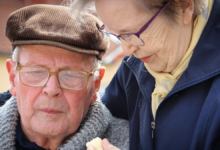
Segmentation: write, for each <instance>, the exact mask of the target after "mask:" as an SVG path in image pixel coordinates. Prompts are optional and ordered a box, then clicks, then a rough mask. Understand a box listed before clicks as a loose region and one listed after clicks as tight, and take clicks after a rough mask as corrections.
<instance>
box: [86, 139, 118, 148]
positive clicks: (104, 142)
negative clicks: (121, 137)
mask: <svg viewBox="0 0 220 150" xmlns="http://www.w3.org/2000/svg"><path fill="white" fill-rule="evenodd" d="M102 148H103V150H120V149H119V148H117V147H115V146H113V145H111V144H110V143H109V141H108V140H107V139H104V140H102ZM87 150H94V149H93V148H92V147H88V148H87Z"/></svg>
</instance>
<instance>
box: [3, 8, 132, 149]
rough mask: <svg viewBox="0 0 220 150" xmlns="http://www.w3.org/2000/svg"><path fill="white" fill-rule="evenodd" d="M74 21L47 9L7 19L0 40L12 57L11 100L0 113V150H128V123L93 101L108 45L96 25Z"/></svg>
mask: <svg viewBox="0 0 220 150" xmlns="http://www.w3.org/2000/svg"><path fill="white" fill-rule="evenodd" d="M81 17H82V18H81V19H77V18H75V17H73V18H71V17H70V16H69V15H68V8H66V7H63V6H51V5H33V6H28V7H25V8H22V9H20V10H17V11H15V12H14V13H12V14H11V15H10V16H9V19H8V22H7V27H6V36H7V37H8V38H9V39H10V41H11V42H12V46H13V50H14V51H13V55H12V60H7V61H6V67H7V70H8V73H9V80H10V93H11V94H12V95H13V96H12V97H11V98H10V99H9V100H8V101H7V102H6V103H5V104H4V105H3V106H2V107H1V108H0V127H1V129H0V147H1V150H2V149H4V150H11V149H17V150H21V149H22V150H32V149H37V150H43V149H51V150H55V149H60V150H85V149H86V143H87V142H89V141H90V140H92V139H94V138H96V137H100V138H102V139H103V138H106V139H108V140H109V142H111V143H112V144H114V145H115V146H117V147H119V148H120V149H123V150H124V149H128V145H129V144H128V136H129V133H128V132H129V131H128V122H127V121H125V120H121V119H117V118H114V117H112V115H111V114H110V112H109V111H108V110H107V108H106V107H105V106H104V105H102V104H101V102H100V100H99V98H98V95H97V91H98V90H99V87H100V81H101V79H102V77H103V74H104V71H105V69H104V68H103V67H99V60H101V59H102V56H103V54H104V52H105V51H106V49H107V47H108V39H107V38H106V37H105V36H104V35H103V34H102V33H101V32H99V31H98V28H99V27H100V26H101V22H100V21H99V20H98V19H97V18H95V17H94V16H91V15H89V14H82V16H81ZM97 72H99V73H97ZM106 142H107V141H106V140H104V141H103V142H102V144H103V147H104V146H105V143H106ZM107 143H108V142H107Z"/></svg>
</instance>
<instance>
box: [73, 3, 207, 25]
mask: <svg viewBox="0 0 220 150" xmlns="http://www.w3.org/2000/svg"><path fill="white" fill-rule="evenodd" d="M95 1H96V0H74V1H71V3H70V5H69V7H70V14H71V13H76V12H80V11H85V10H86V8H87V7H88V6H90V8H93V7H92V5H93V4H94V2H95ZM116 1H117V0H116ZM133 1H134V4H136V5H137V7H138V8H140V9H142V10H144V9H145V10H151V11H154V10H155V9H157V10H158V9H160V8H161V7H162V6H163V5H165V3H167V2H168V0H133ZM193 1H194V15H195V16H198V15H201V14H202V13H203V11H205V9H206V5H205V0H193ZM176 7H179V6H178V5H177V4H176V2H175V1H174V0H171V3H170V4H169V6H168V7H167V8H166V9H165V10H164V15H165V16H166V17H168V18H169V19H172V20H173V21H175V18H176V15H178V14H177V12H176Z"/></svg>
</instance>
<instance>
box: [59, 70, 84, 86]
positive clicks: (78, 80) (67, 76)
mask: <svg viewBox="0 0 220 150" xmlns="http://www.w3.org/2000/svg"><path fill="white" fill-rule="evenodd" d="M59 80H60V84H61V86H62V87H63V88H66V89H72V90H81V89H83V88H84V87H85V86H86V83H87V75H86V74H85V73H83V72H78V71H73V70H63V71H61V72H60V73H59Z"/></svg>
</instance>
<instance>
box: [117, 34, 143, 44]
mask: <svg viewBox="0 0 220 150" xmlns="http://www.w3.org/2000/svg"><path fill="white" fill-rule="evenodd" d="M121 38H122V39H123V40H125V41H126V42H128V43H130V44H132V45H135V46H143V45H144V42H143V40H142V39H140V38H138V37H137V36H136V35H134V34H122V35H121Z"/></svg>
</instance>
